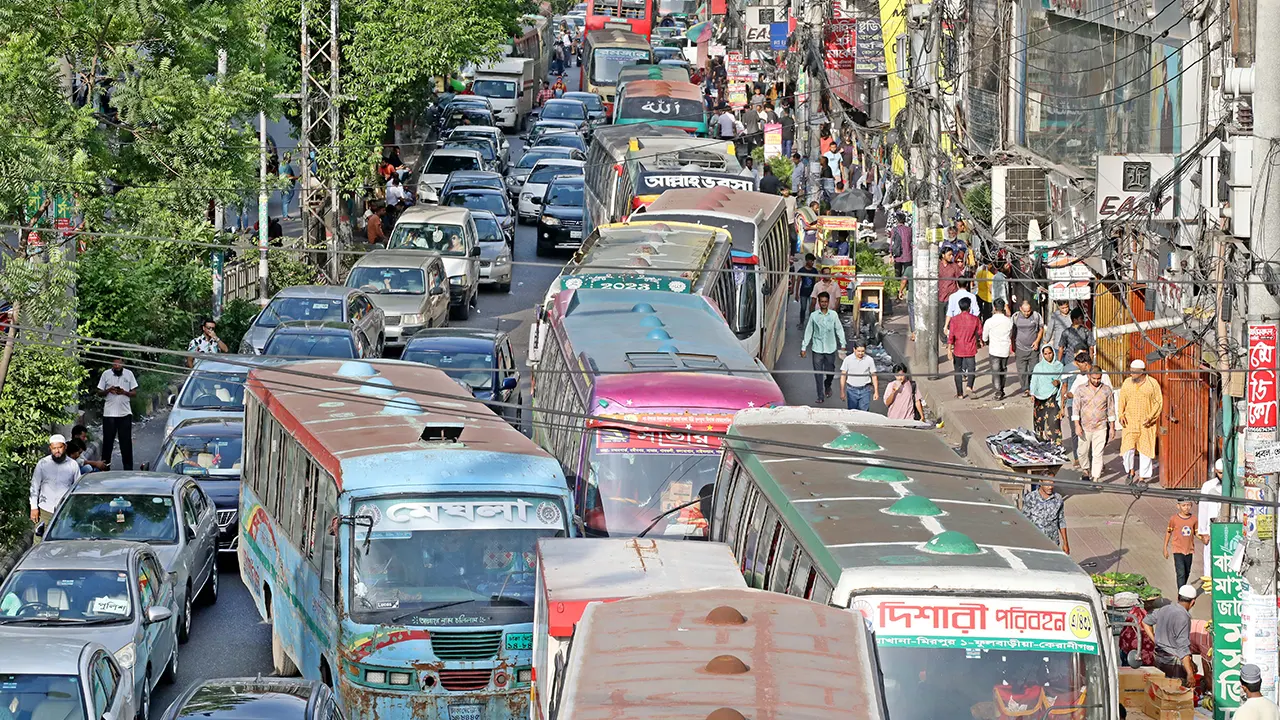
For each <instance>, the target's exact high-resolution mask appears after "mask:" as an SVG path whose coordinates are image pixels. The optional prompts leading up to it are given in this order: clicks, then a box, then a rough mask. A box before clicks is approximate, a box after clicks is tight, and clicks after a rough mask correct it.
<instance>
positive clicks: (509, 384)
mask: <svg viewBox="0 0 1280 720" xmlns="http://www.w3.org/2000/svg"><path fill="white" fill-rule="evenodd" d="M519 384H520V378H518V377H515V376H512V377H509V378H507V379H505V380H503V381H502V389H503V390H515V389H516V386H517V385H519Z"/></svg>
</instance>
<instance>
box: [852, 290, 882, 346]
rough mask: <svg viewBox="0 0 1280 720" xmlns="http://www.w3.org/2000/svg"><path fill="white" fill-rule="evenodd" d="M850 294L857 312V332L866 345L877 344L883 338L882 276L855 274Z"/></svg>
mask: <svg viewBox="0 0 1280 720" xmlns="http://www.w3.org/2000/svg"><path fill="white" fill-rule="evenodd" d="M850 296H851V297H850V300H849V301H850V304H852V305H853V307H854V308H855V312H856V313H857V328H856V331H857V334H858V335H861V336H862V337H863V339H865V340H866V341H867V344H868V345H879V344H880V343H881V341H883V339H884V331H883V330H882V328H883V327H884V277H883V276H881V275H857V276H856V279H855V282H854V287H853V292H852V293H850Z"/></svg>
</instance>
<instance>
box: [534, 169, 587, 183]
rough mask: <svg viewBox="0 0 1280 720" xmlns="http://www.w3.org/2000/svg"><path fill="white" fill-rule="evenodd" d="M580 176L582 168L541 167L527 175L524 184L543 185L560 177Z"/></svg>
mask: <svg viewBox="0 0 1280 720" xmlns="http://www.w3.org/2000/svg"><path fill="white" fill-rule="evenodd" d="M581 174H582V168H580V167H574V166H573V165H543V166H542V167H540V168H537V169H535V170H534V171H533V172H531V173H529V179H528V180H527V181H526V182H531V183H533V184H535V185H545V184H547V183H549V182H551V179H552V178H555V177H559V176H561V175H581Z"/></svg>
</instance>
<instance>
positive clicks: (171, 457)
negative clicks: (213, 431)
mask: <svg viewBox="0 0 1280 720" xmlns="http://www.w3.org/2000/svg"><path fill="white" fill-rule="evenodd" d="M243 451H244V438H243V436H241V435H222V436H208V435H174V436H173V437H170V438H169V441H168V442H167V443H165V446H164V449H163V450H161V451H160V460H159V461H157V462H156V470H157V471H159V472H171V473H178V474H179V475H195V476H198V477H205V476H212V477H218V476H222V477H239V476H240V455H241V453H242V452H243Z"/></svg>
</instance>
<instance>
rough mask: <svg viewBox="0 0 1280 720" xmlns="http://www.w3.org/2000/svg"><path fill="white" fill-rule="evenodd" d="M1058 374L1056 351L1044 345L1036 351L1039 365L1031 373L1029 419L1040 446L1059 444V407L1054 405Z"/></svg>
mask: <svg viewBox="0 0 1280 720" xmlns="http://www.w3.org/2000/svg"><path fill="white" fill-rule="evenodd" d="M1062 370H1063V368H1062V363H1060V362H1058V351H1057V350H1054V348H1053V346H1052V345H1050V344H1048V343H1046V344H1045V346H1044V347H1042V348H1041V349H1040V362H1038V363H1036V366H1035V367H1034V368H1032V369H1031V407H1032V410H1033V412H1032V418H1033V423H1034V424H1035V431H1036V439H1037V440H1039V441H1041V442H1055V443H1056V442H1061V441H1062V406H1061V405H1059V404H1058V388H1059V387H1060V386H1061V385H1062Z"/></svg>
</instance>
